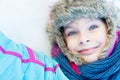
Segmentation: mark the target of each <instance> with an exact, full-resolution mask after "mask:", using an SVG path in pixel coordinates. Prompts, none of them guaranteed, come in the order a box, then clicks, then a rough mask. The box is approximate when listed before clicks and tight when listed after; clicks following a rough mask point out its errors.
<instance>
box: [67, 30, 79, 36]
mask: <svg viewBox="0 0 120 80" xmlns="http://www.w3.org/2000/svg"><path fill="white" fill-rule="evenodd" d="M76 34H77V32H75V31H71V32H69V33H68V36H73V35H76Z"/></svg>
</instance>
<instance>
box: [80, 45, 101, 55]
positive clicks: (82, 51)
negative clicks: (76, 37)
mask: <svg viewBox="0 0 120 80" xmlns="http://www.w3.org/2000/svg"><path fill="white" fill-rule="evenodd" d="M98 47H99V46H96V47H92V48H85V49H81V50H80V51H78V53H80V54H83V55H90V54H92V53H94V52H95V51H96V50H97V48H98Z"/></svg>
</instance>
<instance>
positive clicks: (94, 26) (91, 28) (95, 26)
mask: <svg viewBox="0 0 120 80" xmlns="http://www.w3.org/2000/svg"><path fill="white" fill-rule="evenodd" d="M96 28H98V26H97V25H92V26H90V27H89V30H94V29H96Z"/></svg>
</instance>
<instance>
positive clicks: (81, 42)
mask: <svg viewBox="0 0 120 80" xmlns="http://www.w3.org/2000/svg"><path fill="white" fill-rule="evenodd" d="M88 42H90V40H88V39H87V40H84V41H80V44H85V43H88Z"/></svg>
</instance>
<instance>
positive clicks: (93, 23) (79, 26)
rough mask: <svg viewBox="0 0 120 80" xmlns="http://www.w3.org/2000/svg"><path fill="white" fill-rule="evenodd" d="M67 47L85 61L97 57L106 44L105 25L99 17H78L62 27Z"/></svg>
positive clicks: (93, 59) (91, 60) (96, 58)
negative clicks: (94, 18)
mask: <svg viewBox="0 0 120 80" xmlns="http://www.w3.org/2000/svg"><path fill="white" fill-rule="evenodd" d="M64 37H65V41H66V45H67V48H68V49H69V50H70V51H71V52H72V53H73V54H78V55H79V57H80V58H82V59H83V60H84V61H86V62H93V61H96V60H98V59H99V57H100V54H101V53H102V51H103V49H104V48H105V46H106V45H107V44H108V41H109V39H108V36H107V26H106V24H105V23H104V22H103V21H102V20H99V19H96V20H92V19H90V18H80V19H78V20H76V21H73V22H71V23H69V24H67V25H66V26H65V28H64Z"/></svg>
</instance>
